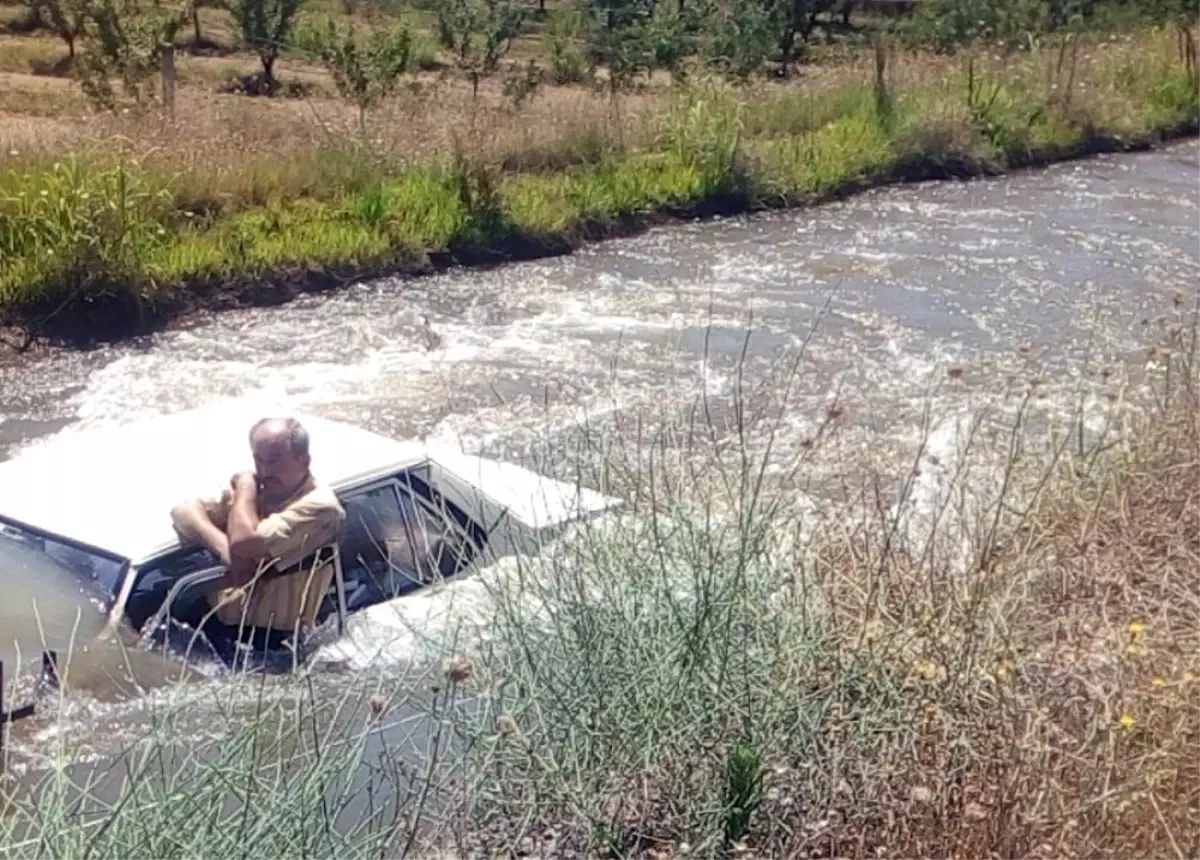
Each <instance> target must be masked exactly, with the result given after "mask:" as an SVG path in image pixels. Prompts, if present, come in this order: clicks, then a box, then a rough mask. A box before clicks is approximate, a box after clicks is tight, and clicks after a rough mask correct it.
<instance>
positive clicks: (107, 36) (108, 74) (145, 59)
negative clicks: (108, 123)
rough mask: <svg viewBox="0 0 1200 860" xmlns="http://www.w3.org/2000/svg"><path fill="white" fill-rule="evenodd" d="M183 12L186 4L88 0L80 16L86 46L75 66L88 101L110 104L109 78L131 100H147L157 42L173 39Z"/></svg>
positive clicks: (150, 93)
mask: <svg viewBox="0 0 1200 860" xmlns="http://www.w3.org/2000/svg"><path fill="white" fill-rule="evenodd" d="M187 15H188V8H187V6H186V5H179V6H176V7H170V6H166V7H164V6H162V5H159V4H153V5H146V4H144V3H143V2H141V0H90V3H89V6H88V8H87V15H86V17H85V19H84V22H85V23H84V34H85V39H86V42H85V44H86V49H85V50H84V52H83V55H82V56H81V57H80V58H79V62H78V63H77V64H76V67H75V69H74V72H75V75H76V77H77V78H78V79H79V82H80V85H81V87H82V89H83V92H84V95H85V96H87V98H88V100H89V101H90V102H92V103H93V104H94V105H96V106H99V107H103V108H112V107H114V106H115V105H116V101H117V93H116V91H115V90H114V89H113V87H112V81H113V79H116V80H118V81H120V83H121V88H122V91H123V92H124V94H125V95H126V96H128V97H130V98H132V99H133V100H134V101H135V102H137V103H139V104H141V103H143V102H145V101H147V100H149V99H151V98H152V97H153V93H154V91H155V87H154V85H153V83H154V82H153V78H154V77H155V76H156V74H157V73H158V71H159V61H160V57H161V54H162V46H163V45H164V44H169V43H170V42H172V41H173V40H174V39H175V35H176V34H177V33H178V32H179V29H180V28H181V27H182V26H183V24H184V22H185V21H186V20H187Z"/></svg>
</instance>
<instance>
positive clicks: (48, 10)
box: [25, 0, 88, 60]
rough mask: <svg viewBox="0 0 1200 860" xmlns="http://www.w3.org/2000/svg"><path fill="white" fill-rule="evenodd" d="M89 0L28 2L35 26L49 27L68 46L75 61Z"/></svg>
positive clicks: (26, 5) (69, 55)
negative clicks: (76, 48)
mask: <svg viewBox="0 0 1200 860" xmlns="http://www.w3.org/2000/svg"><path fill="white" fill-rule="evenodd" d="M87 6H88V4H87V0H26V3H25V7H26V9H28V11H29V18H30V20H31V21H32V22H33V24H34V26H45V27H49V28H50V29H51V30H53V31H54V35H56V36H58V37H59V38H60V39H62V40H63V42H65V43H66V45H67V56H68V57H69V58H70V59H72V60H74V59H75V43H76V42H77V41H78V40H79V37H80V36H81V35H82V34H83V25H84V20H85V18H86V17H87Z"/></svg>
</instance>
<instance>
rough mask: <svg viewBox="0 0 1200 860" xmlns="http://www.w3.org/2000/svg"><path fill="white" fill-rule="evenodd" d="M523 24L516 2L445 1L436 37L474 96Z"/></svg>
mask: <svg viewBox="0 0 1200 860" xmlns="http://www.w3.org/2000/svg"><path fill="white" fill-rule="evenodd" d="M524 20H525V10H524V8H523V6H522V5H521V4H519V3H517V2H515V0H445V2H443V3H440V4H439V5H438V7H437V22H438V35H439V38H440V39H441V42H442V46H443V47H445V48H447V49H449V50H450V51H452V52H453V54H454V59H455V62H456V63H457V64H458V67H459V68H460V69H462V70H463V71H464V72H466V73H467V76H468V77H469V78H470V80H471V86H472V89H473V90H474V91H475V92H476V93H477V92H478V89H479V81H480V79H481V78H485V77H487V76H489V75H491V74H493V73H494V72H495V71H496V69H497V68H498V67H499V64H500V60H501V59H502V58H503V57H504V55H505V54H506V53H508V50H509V48H511V47H512V43H513V40H514V39H515V38H516V37H517V35H518V34H519V33H520V32H521V24H522V22H523V21H524Z"/></svg>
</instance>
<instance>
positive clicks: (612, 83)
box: [585, 0, 655, 94]
mask: <svg viewBox="0 0 1200 860" xmlns="http://www.w3.org/2000/svg"><path fill="white" fill-rule="evenodd" d="M654 5H655V4H654V0H607V2H606V3H604V4H599V3H597V4H590V5H589V6H587V7H586V19H585V21H586V23H585V31H586V32H587V33H588V39H589V52H590V54H591V56H590V60H591V62H592V63H593V65H600V66H604V67H605V68H606V69H607V70H608V89H609V92H610V93H613V94H615V93H617V92H620V91H622V90H625V89H627V88H628V87H629V86H630V85H632V83H633V80H634V78H635V77H636V76H637V75H638V74H639V73H640V72H643V71H645V70H647V69H649V68H650V67H651V66H652V65H653V63H654V56H655V50H654V30H653V27H652V18H651V16H652V13H653V10H654Z"/></svg>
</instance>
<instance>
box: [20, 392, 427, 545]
mask: <svg viewBox="0 0 1200 860" xmlns="http://www.w3.org/2000/svg"><path fill="white" fill-rule="evenodd" d="M261 417H263V415H262V412H261V409H255V408H253V407H252V406H249V405H246V404H241V403H238V402H236V401H235V402H233V403H225V404H216V405H213V406H207V407H202V408H200V409H192V410H188V411H185V412H176V413H173V414H169V415H165V416H158V417H154V418H150V419H143V420H138V421H134V422H132V423H129V424H125V425H121V426H112V427H104V428H98V429H89V430H75V429H72V428H67V429H66V430H63V431H62V432H60V433H59V434H57V435H55V436H54V437H51V438H50V439H48V440H46V441H45V442H39V443H36V444H34V445H31V446H29V447H28V448H26V449H24V450H22V451H21V452H19V453H18V455H17V456H16V457H15V458H13V459H12V460H9V461H7V462H4V463H0V516H5V517H8V518H10V519H13V520H17V521H18V522H21V523H24V524H26V525H29V526H33V527H34V528H38V529H41V530H43V531H46V532H51V533H53V534H57V535H60V536H63V537H67V538H73V539H74V540H77V541H81V542H83V543H87V544H90V545H92V546H94V547H96V548H98V549H102V550H106V551H108V552H110V553H114V554H116V555H120V556H124V557H126V558H129V559H131V560H133V561H134V562H138V561H141V560H143V559H145V558H147V557H149V556H151V555H154V554H156V553H157V552H160V551H162V550H163V549H165V548H168V547H170V546H173V545H175V544H176V543H177V542H178V536H177V535H176V533H175V529H174V528H173V526H172V524H171V515H170V511H171V508H172V507H173V506H174V505H175V504H177V503H178V502H180V501H183V500H184V499H187V498H193V497H196V496H216V495H219V494H220V493H221V491H222V490H223V489H225V488H226V487H228V486H229V479H230V477H231V476H232V475H233V474H234V473H235V472H238V471H241V470H245V469H253V468H254V463H253V460H252V459H251V453H250V440H249V433H250V427H251V426H252V425H253V423H254V422H255V421H256V420H258V419H259V418H261ZM293 417H295V418H297V419H298V420H299V421H300V422H301V423H302V424H303V425H304V427H305V429H307V430H308V433H309V440H310V453H311V456H312V470H313V474H314V475H316V477H317V479H318V480H319V481H323V482H325V483H327V484H331V485H332V486H333V487H334V488H335V489H341V488H344V487H346V486H348V485H350V484H353V483H355V482H356V481H358V480H361V479H363V478H369V477H372V476H374V475H376V474H379V473H382V472H386V471H389V470H392V469H399V468H403V467H405V466H409V465H417V464H420V463H422V462H424V461H425V460H426V459H427V454H426V449H425V446H424V445H423V444H421V443H419V442H400V441H397V440H395V439H389V438H388V437H386V436H381V435H379V434H377V433H372V432H371V431H368V430H364V429H363V428H361V427H356V426H353V425H350V424H344V423H341V422H338V421H331V420H328V419H324V418H318V417H315V416H312V415H303V414H294V413H293Z"/></svg>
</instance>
